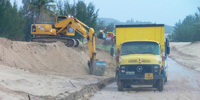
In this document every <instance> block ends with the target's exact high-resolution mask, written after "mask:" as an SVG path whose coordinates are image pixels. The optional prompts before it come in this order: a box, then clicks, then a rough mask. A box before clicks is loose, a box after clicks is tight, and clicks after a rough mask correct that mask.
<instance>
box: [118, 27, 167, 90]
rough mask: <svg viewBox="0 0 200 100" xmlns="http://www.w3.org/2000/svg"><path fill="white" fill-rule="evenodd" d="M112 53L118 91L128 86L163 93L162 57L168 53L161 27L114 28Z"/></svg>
mask: <svg viewBox="0 0 200 100" xmlns="http://www.w3.org/2000/svg"><path fill="white" fill-rule="evenodd" d="M116 50H117V51H116V63H117V66H116V79H117V85H118V90H119V91H123V89H124V88H130V87H131V85H152V86H153V87H154V88H157V89H158V90H159V91H163V86H164V82H166V81H167V74H166V70H165V69H166V66H165V59H166V57H165V56H166V55H167V54H169V53H170V48H169V41H168V40H165V37H164V24H146V25H116Z"/></svg>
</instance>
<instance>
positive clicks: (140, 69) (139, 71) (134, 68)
mask: <svg viewBox="0 0 200 100" xmlns="http://www.w3.org/2000/svg"><path fill="white" fill-rule="evenodd" d="M121 66H125V71H126V72H134V73H135V75H144V73H153V74H154V75H158V74H159V71H160V68H159V71H157V72H155V71H154V70H155V69H154V66H158V65H121ZM121 74H126V73H121Z"/></svg>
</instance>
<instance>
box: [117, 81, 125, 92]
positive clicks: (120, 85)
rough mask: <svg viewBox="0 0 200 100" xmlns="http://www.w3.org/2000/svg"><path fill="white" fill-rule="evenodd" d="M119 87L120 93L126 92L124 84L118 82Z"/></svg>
mask: <svg viewBox="0 0 200 100" xmlns="http://www.w3.org/2000/svg"><path fill="white" fill-rule="evenodd" d="M117 86H118V91H123V90H124V84H123V83H122V82H121V81H118V82H117Z"/></svg>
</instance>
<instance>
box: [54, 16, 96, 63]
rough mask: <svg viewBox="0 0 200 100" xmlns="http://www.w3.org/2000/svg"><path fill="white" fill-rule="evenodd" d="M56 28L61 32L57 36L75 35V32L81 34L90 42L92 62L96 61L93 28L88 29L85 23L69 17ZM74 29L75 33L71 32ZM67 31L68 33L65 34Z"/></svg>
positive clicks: (57, 24)
mask: <svg viewBox="0 0 200 100" xmlns="http://www.w3.org/2000/svg"><path fill="white" fill-rule="evenodd" d="M55 27H56V28H60V30H58V31H57V33H56V34H57V35H59V34H62V35H63V33H65V35H66V34H75V31H76V32H77V33H79V34H80V35H81V36H83V37H84V38H86V39H87V40H88V50H89V56H90V59H91V60H96V53H95V51H96V50H95V32H94V29H93V28H90V27H88V26H87V25H85V24H84V23H83V22H81V21H79V20H78V19H77V18H74V17H68V18H66V19H64V20H63V21H60V22H58V23H56V24H55ZM70 28H71V29H73V31H71V32H70V31H69V30H70ZM65 29H67V30H66V32H63V31H64V30H65Z"/></svg>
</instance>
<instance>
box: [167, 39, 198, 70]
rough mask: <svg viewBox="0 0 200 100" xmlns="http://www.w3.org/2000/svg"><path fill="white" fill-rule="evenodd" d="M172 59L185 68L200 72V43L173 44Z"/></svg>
mask: <svg viewBox="0 0 200 100" xmlns="http://www.w3.org/2000/svg"><path fill="white" fill-rule="evenodd" d="M170 47H171V53H170V57H171V58H172V59H174V60H175V61H176V62H178V63H180V64H182V65H184V66H185V67H188V68H191V69H194V70H197V71H200V42H194V43H190V42H171V43H170Z"/></svg>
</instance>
